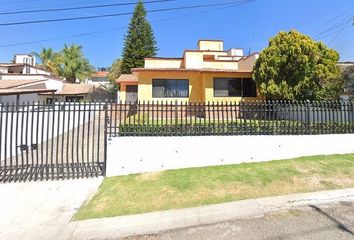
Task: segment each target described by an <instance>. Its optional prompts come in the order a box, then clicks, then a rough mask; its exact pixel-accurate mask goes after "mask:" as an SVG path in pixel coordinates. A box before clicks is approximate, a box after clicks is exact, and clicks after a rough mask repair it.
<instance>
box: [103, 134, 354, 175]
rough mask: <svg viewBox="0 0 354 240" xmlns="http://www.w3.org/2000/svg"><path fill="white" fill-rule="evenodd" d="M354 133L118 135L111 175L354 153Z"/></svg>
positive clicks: (112, 143) (112, 145)
mask: <svg viewBox="0 0 354 240" xmlns="http://www.w3.org/2000/svg"><path fill="white" fill-rule="evenodd" d="M353 143H354V134H343V135H313V136H208V137H205V136H203V137H118V138H113V139H109V141H108V146H107V176H120V175H128V174H133V173H145V172H156V171H162V170H168V169H179V168H190V167H203V166H213V165H227V164H238V163H244V162H261V161H270V160H281V159H288V158H295V157H301V156H312V155H322V154H344V153H354V144H353Z"/></svg>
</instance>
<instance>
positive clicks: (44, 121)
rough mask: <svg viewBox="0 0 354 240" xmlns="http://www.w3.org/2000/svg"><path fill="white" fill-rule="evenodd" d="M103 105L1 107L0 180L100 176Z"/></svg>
mask: <svg viewBox="0 0 354 240" xmlns="http://www.w3.org/2000/svg"><path fill="white" fill-rule="evenodd" d="M106 116H107V110H106V105H105V104H102V103H67V102H66V103H64V102H63V103H53V104H46V103H22V104H5V105H4V104H3V105H0V182H12V181H36V180H54V179H63V178H65V179H68V178H83V177H95V176H99V175H105V165H106V164H105V156H106V154H105V151H106V141H105V140H106V135H105V131H106V130H105V129H106V128H105V125H106V121H105V119H106Z"/></svg>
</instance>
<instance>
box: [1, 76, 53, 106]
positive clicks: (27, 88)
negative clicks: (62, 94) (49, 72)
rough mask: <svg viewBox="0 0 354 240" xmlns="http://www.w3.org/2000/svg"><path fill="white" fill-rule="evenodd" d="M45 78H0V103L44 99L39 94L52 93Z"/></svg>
mask: <svg viewBox="0 0 354 240" xmlns="http://www.w3.org/2000/svg"><path fill="white" fill-rule="evenodd" d="M55 91H56V90H55V89H50V88H47V86H46V81H45V80H2V81H0V103H4V104H5V103H10V104H11V103H15V102H28V101H29V102H33V101H40V100H45V99H44V98H40V97H39V94H41V93H48V94H53V92H55Z"/></svg>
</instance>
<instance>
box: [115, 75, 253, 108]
mask: <svg viewBox="0 0 354 240" xmlns="http://www.w3.org/2000/svg"><path fill="white" fill-rule="evenodd" d="M215 77H226V78H233V77H239V78H251V77H252V74H251V73H200V72H139V74H138V78H139V85H138V100H139V101H150V102H151V101H155V102H161V101H173V102H174V101H177V102H189V101H192V102H194V101H206V102H208V101H210V102H211V101H214V102H239V101H240V100H241V99H242V98H241V97H214V78H215ZM153 79H188V80H189V98H153V97H152V80H153ZM120 99H121V100H122V101H125V99H126V85H125V84H123V85H121V89H120Z"/></svg>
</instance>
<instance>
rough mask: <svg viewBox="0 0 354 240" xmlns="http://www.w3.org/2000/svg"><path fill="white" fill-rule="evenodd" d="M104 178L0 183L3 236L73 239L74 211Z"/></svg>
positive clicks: (6, 238)
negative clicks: (71, 236) (72, 221)
mask: <svg viewBox="0 0 354 240" xmlns="http://www.w3.org/2000/svg"><path fill="white" fill-rule="evenodd" d="M102 179H103V178H102V177H101V178H92V179H79V180H64V181H48V182H25V183H10V184H0V196H1V197H0V239H1V240H3V239H4V240H9V239H26V240H32V239H33V240H41V239H56V240H58V239H69V238H70V235H71V233H72V227H71V226H72V224H70V220H71V218H72V216H73V214H74V213H75V212H76V210H77V209H78V208H79V207H80V206H81V204H82V203H83V202H84V201H85V199H88V198H90V196H92V195H93V194H94V193H95V192H96V191H97V189H98V187H99V185H100V184H101V182H102Z"/></svg>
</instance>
